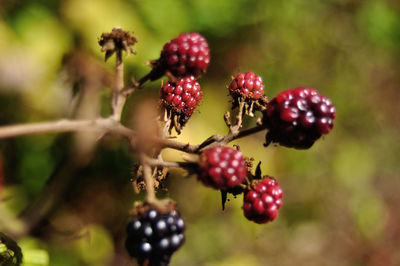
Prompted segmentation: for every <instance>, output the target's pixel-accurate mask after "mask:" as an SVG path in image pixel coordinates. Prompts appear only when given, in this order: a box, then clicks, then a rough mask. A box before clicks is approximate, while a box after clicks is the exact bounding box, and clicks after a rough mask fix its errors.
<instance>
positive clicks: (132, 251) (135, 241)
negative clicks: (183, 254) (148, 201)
mask: <svg viewBox="0 0 400 266" xmlns="http://www.w3.org/2000/svg"><path fill="white" fill-rule="evenodd" d="M126 231H127V239H126V241H125V246H126V249H127V250H128V253H129V255H131V256H132V257H135V258H137V260H138V262H139V264H140V265H144V264H145V263H148V264H145V265H153V266H156V265H157V266H160V265H168V264H169V261H170V258H171V255H172V253H174V252H175V251H176V250H178V249H179V247H180V246H182V244H183V242H184V241H185V236H184V234H183V233H184V231H185V222H184V221H183V219H182V218H181V217H180V215H179V213H178V212H177V211H176V210H172V211H170V212H168V213H162V212H160V211H158V210H157V209H154V208H150V209H147V210H142V211H140V212H139V213H138V214H137V216H136V217H134V218H133V219H132V220H131V221H130V222H129V223H128V226H127V228H126ZM146 261H147V262H146Z"/></svg>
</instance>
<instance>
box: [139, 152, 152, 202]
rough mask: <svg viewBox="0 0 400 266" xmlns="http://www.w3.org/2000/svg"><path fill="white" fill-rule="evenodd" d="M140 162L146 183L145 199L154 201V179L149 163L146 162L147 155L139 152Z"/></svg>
mask: <svg viewBox="0 0 400 266" xmlns="http://www.w3.org/2000/svg"><path fill="white" fill-rule="evenodd" d="M139 156H140V164H141V165H142V167H143V178H144V182H145V183H146V192H147V193H146V201H147V202H149V203H152V202H155V201H156V193H155V191H154V179H153V176H152V174H151V167H150V164H149V163H148V162H147V156H146V155H145V154H144V153H140V155H139Z"/></svg>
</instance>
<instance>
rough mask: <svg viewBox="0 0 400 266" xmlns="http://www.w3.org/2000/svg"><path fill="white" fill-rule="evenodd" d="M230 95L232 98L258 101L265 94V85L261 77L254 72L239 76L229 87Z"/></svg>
mask: <svg viewBox="0 0 400 266" xmlns="http://www.w3.org/2000/svg"><path fill="white" fill-rule="evenodd" d="M229 93H230V94H231V96H232V97H243V98H245V99H250V100H254V101H255V100H258V99H260V98H261V96H262V95H263V94H264V84H263V82H262V78H261V77H260V76H257V75H255V74H254V73H253V72H247V73H246V74H243V73H240V74H238V75H237V76H236V77H235V78H234V79H233V80H232V82H231V84H230V85H229Z"/></svg>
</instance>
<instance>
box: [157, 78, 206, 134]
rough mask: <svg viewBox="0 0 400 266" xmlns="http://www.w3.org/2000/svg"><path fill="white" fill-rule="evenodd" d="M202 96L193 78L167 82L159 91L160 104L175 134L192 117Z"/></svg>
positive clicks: (198, 85)
mask: <svg viewBox="0 0 400 266" xmlns="http://www.w3.org/2000/svg"><path fill="white" fill-rule="evenodd" d="M202 96H203V92H202V91H201V90H200V84H199V83H198V82H197V81H196V80H195V78H194V77H193V76H189V77H185V78H181V79H179V80H178V81H176V82H171V81H169V82H167V83H165V84H164V86H163V87H161V89H160V97H161V102H162V105H163V106H164V108H165V109H166V111H167V116H168V117H169V118H171V120H172V122H173V124H172V126H173V127H175V129H176V130H177V132H178V133H179V132H180V129H181V127H182V126H184V125H185V124H186V122H187V121H188V120H189V118H190V117H191V116H192V114H193V112H194V109H195V108H196V107H197V105H198V104H199V101H200V100H201V98H202Z"/></svg>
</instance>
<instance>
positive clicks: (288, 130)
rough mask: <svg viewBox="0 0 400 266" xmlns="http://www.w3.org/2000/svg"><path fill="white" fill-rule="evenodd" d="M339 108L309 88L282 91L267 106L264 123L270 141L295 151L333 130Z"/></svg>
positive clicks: (309, 145)
mask: <svg viewBox="0 0 400 266" xmlns="http://www.w3.org/2000/svg"><path fill="white" fill-rule="evenodd" d="M335 117H336V109H335V107H334V106H333V105H332V103H331V101H330V100H329V99H328V98H326V97H325V96H323V95H321V94H319V93H318V92H317V91H316V90H314V89H310V88H296V89H290V90H286V91H282V92H280V93H279V94H278V95H277V96H276V97H275V98H273V99H272V100H271V101H270V102H269V103H268V105H267V110H266V111H265V112H264V116H263V122H264V123H265V124H266V126H267V127H268V129H269V132H268V133H267V136H266V140H267V141H266V145H268V144H270V143H271V142H275V143H279V144H280V145H282V146H286V147H293V148H296V149H308V148H310V147H311V146H312V145H313V144H314V142H315V141H316V140H317V139H319V138H320V137H321V136H322V135H324V134H328V133H329V131H331V130H332V128H333V120H334V119H335Z"/></svg>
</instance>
